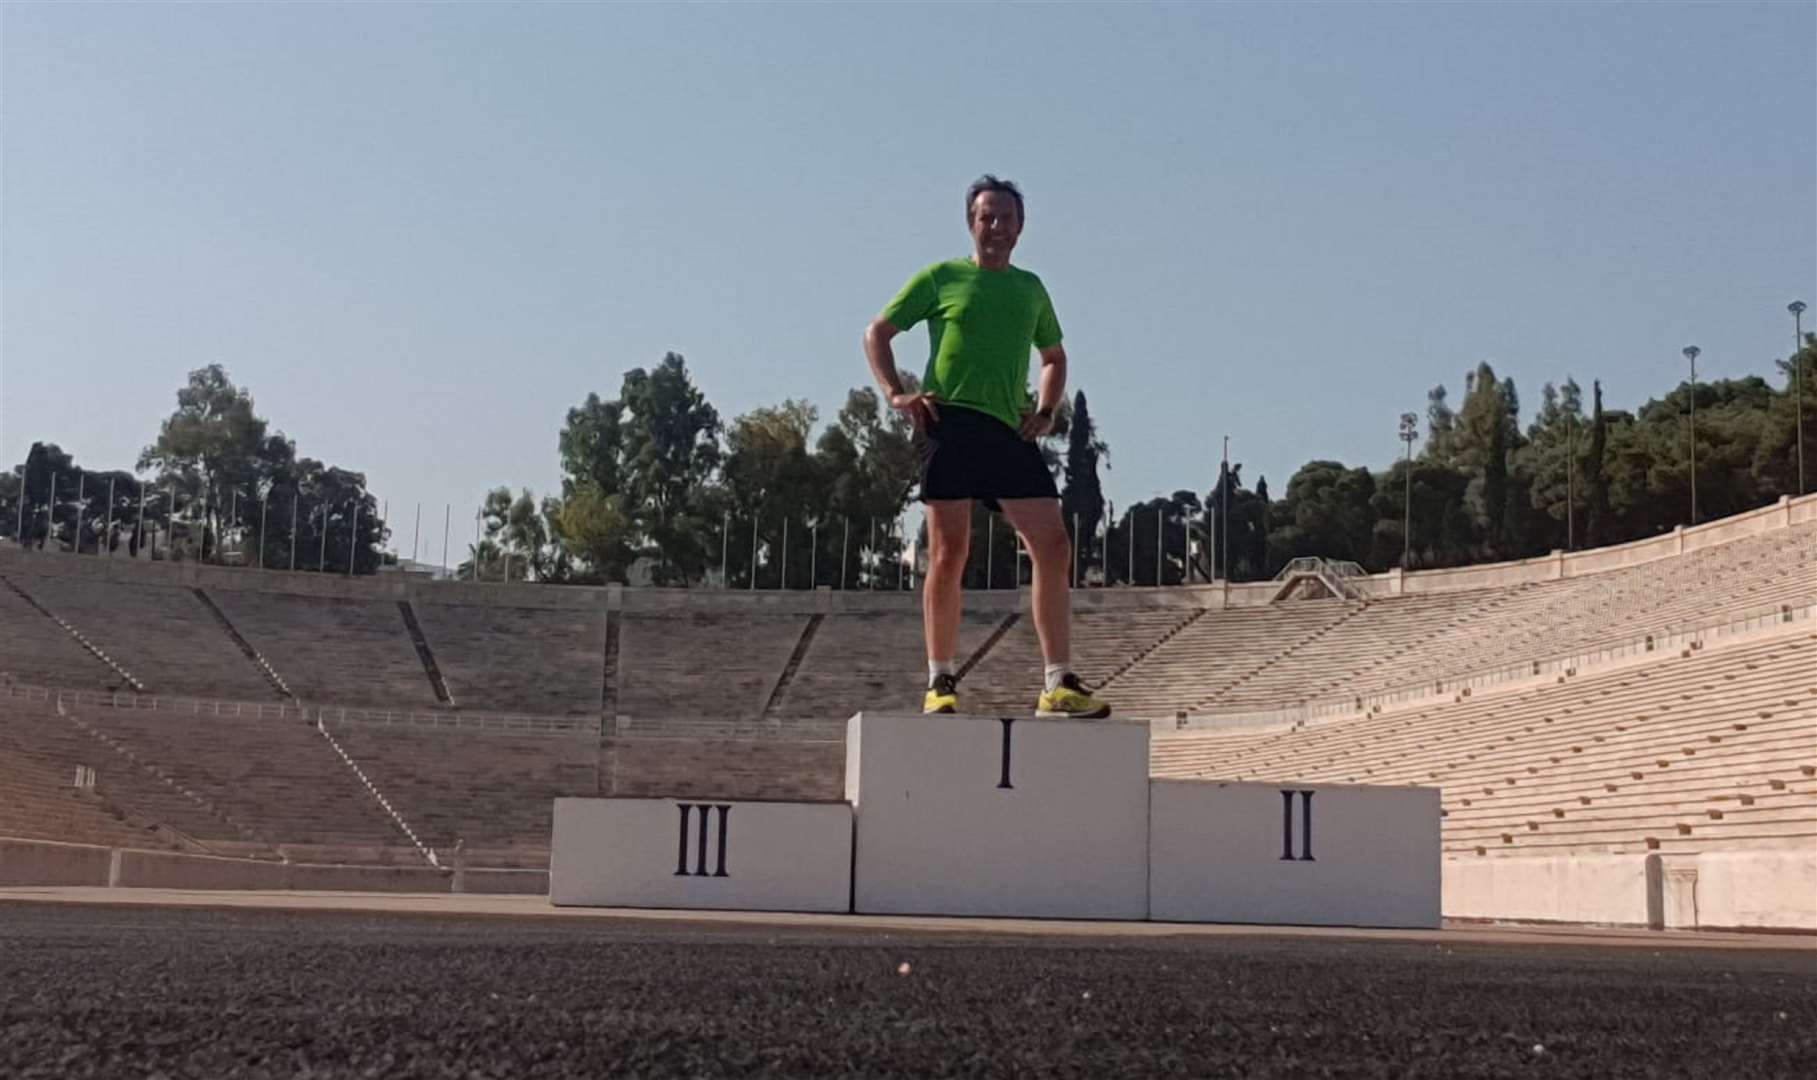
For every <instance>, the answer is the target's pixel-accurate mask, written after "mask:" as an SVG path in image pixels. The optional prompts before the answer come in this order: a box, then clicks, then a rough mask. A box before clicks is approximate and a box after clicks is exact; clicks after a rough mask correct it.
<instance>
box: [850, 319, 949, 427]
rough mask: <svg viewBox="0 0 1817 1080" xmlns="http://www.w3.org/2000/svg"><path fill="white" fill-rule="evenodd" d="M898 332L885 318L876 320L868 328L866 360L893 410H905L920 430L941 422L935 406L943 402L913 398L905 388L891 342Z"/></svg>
mask: <svg viewBox="0 0 1817 1080" xmlns="http://www.w3.org/2000/svg"><path fill="white" fill-rule="evenodd" d="M899 332H900V331H898V330H897V329H896V328H895V327H894V326H893V325H891V324H890V321H889V320H888V319H885V318H881V317H879V318H875V319H872V320H871V324H870V325H869V326H867V327H865V328H864V358H865V359H866V360H868V361H869V362H870V365H871V377H872V378H873V379H876V380H877V385H878V387H880V388H881V389H882V390H883V400H884V401H885V402H886V403H888V405H889V406H890V408H892V409H901V410H902V411H903V412H906V413H908V416H909V419H910V420H911V421H913V423H914V425H915V427H916V428H917V429H925V428H926V427H927V425H928V424H929V423H930V422H931V421H934V420H938V419H939V418H940V412H939V409H938V408H937V407H936V405H935V402H936V401H938V400H939V399H938V398H936V397H934V395H932V394H911V393H908V392H907V391H906V390H904V389H903V388H902V375H901V374H900V373H899V372H898V371H897V370H896V352H895V350H894V349H892V348H890V339H891V338H894V337H895V336H896V335H897V334H898V333H899Z"/></svg>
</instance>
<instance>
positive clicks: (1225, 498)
mask: <svg viewBox="0 0 1817 1080" xmlns="http://www.w3.org/2000/svg"><path fill="white" fill-rule="evenodd" d="M1222 468H1223V470H1224V478H1223V482H1222V483H1220V484H1219V485H1218V487H1219V488H1220V489H1221V491H1220V495H1221V498H1220V499H1219V501H1220V502H1222V503H1223V504H1224V505H1223V507H1222V508H1221V509H1220V510H1219V511H1218V534H1219V537H1220V539H1219V543H1218V546H1219V547H1220V548H1222V549H1223V559H1222V560H1221V561H1222V562H1223V563H1224V580H1225V581H1229V580H1230V436H1228V435H1226V436H1224V464H1223V466H1222Z"/></svg>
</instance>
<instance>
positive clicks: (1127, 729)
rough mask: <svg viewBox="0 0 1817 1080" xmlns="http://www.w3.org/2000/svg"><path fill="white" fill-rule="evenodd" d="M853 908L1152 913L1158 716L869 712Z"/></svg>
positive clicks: (855, 801)
mask: <svg viewBox="0 0 1817 1080" xmlns="http://www.w3.org/2000/svg"><path fill="white" fill-rule="evenodd" d="M845 784H846V800H847V801H848V802H850V803H851V804H852V812H853V815H854V817H855V825H854V837H853V840H854V844H855V854H854V857H853V867H854V877H853V884H854V894H853V895H854V901H855V902H854V910H856V911H859V912H864V913H875V914H921V915H999V916H1034V917H1047V918H1082V919H1142V918H1146V917H1147V915H1148V722H1147V721H1144V720H1137V721H1118V720H1049V719H1042V720H1037V719H1015V718H1008V717H1005V718H993V717H986V716H963V715H945V716H923V715H919V714H915V715H902V714H878V713H859V714H858V715H856V716H854V717H852V718H851V719H850V720H849V721H847V724H846V766H845Z"/></svg>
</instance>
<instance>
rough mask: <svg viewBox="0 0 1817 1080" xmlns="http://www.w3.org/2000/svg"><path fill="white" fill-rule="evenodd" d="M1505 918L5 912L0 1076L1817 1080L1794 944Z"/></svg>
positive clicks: (2, 905) (21, 905) (23, 907)
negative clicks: (1693, 938)
mask: <svg viewBox="0 0 1817 1080" xmlns="http://www.w3.org/2000/svg"><path fill="white" fill-rule="evenodd" d="M1518 937H1519V935H1518V934H1514V935H1508V934H1503V935H1501V936H1500V937H1499V938H1498V937H1497V936H1496V935H1494V934H1490V935H1472V934H1469V933H1458V934H1455V935H1443V934H1441V935H1430V934H1429V935H1424V936H1419V935H1415V936H1402V937H1393V936H1386V937H1363V936H1345V935H1341V934H1326V935H1312V936H1301V935H1292V934H1279V933H1274V934H1263V933H1256V934H1247V933H1243V932H1229V931H1225V932H1219V933H1215V934H1193V933H1181V934H1177V935H1174V934H1169V933H1166V932H1164V931H1163V932H1159V933H1148V934H1143V935H1117V934H1109V933H1075V932H1070V931H1067V930H1065V929H1056V930H1054V931H1051V932H1047V933H1039V934H1030V933H1002V932H987V933H968V932H963V931H953V930H951V929H944V930H942V931H941V932H938V933H934V932H927V931H924V930H918V929H914V928H906V929H891V928H879V927H878V926H875V925H859V926H851V927H845V926H840V925H838V924H836V923H833V922H829V921H826V920H821V921H812V920H802V921H798V922H792V923H783V924H779V925H763V924H760V923H754V922H748V921H736V920H735V921H727V922H711V923H687V922H682V921H677V920H662V921H651V920H635V919H616V918H591V919H585V918H583V919H566V918H540V919H539V918H509V917H490V918H488V917H476V916H473V915H462V914H440V915H426V914H413V913H407V912H357V911H296V910H265V909H259V908H256V907H246V908H240V909H200V908H192V909H182V908H166V907H151V906H93V905H78V904H52V903H37V902H29V901H18V900H10V901H9V900H0V1076H4V1077H58V1078H62V1077H102V1076H105V1077H121V1076H167V1077H216V1076H243V1077H267V1076H309V1077H367V1076H371V1077H492V1076H496V1077H595V1076H597V1077H604V1076H801V1075H863V1076H891V1075H897V1076H902V1075H917V1076H986V1075H1025V1076H1043V1077H1046V1076H1078V1077H1107V1076H1142V1077H1146V1076H1212V1075H1220V1076H1221V1075H1229V1076H1245V1077H1301V1076H1358V1077H1378V1076H1379V1077H1402V1076H1431V1077H1461V1076H1497V1077H1541V1076H1544V1077H1555V1076H1556V1077H1564V1076H1573V1077H1619V1076H1636V1077H1640V1076H1646V1077H1657V1076H1687V1077H1690V1076H1709V1077H1747V1078H1749V1080H1754V1078H1761V1077H1770V1076H1785V1077H1792V1076H1798V1077H1809V1076H1813V1075H1817V949H1812V948H1811V947H1810V943H1809V942H1808V941H1805V942H1786V943H1785V944H1786V945H1787V946H1788V947H1784V948H1782V947H1779V944H1778V943H1776V942H1774V941H1773V940H1772V939H1759V938H1755V939H1750V940H1747V941H1746V942H1745V943H1738V944H1740V945H1741V947H1734V948H1727V947H1698V948H1685V947H1679V946H1678V945H1674V944H1671V943H1670V941H1671V939H1664V940H1663V941H1662V939H1657V938H1655V939H1653V943H1649V942H1648V941H1647V940H1646V939H1645V938H1638V939H1635V938H1630V939H1627V940H1626V941H1625V942H1624V943H1622V944H1618V945H1601V944H1588V943H1583V942H1589V941H1594V940H1595V939H1594V938H1593V937H1592V936H1591V935H1584V938H1583V942H1579V943H1572V940H1571V937H1570V936H1569V935H1562V934H1561V935H1550V936H1547V935H1536V936H1534V938H1533V940H1534V941H1536V942H1538V943H1536V944H1516V943H1510V942H1509V941H1508V940H1506V939H1508V938H1515V939H1518ZM904 964H906V965H908V966H907V968H906V971H905V969H904V968H903V967H902V965H904Z"/></svg>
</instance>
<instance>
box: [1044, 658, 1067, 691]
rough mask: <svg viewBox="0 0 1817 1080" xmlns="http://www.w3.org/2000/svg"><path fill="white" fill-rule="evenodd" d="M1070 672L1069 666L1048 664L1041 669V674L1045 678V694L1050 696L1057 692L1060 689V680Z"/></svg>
mask: <svg viewBox="0 0 1817 1080" xmlns="http://www.w3.org/2000/svg"><path fill="white" fill-rule="evenodd" d="M1071 670H1072V665H1071V664H1049V665H1047V667H1045V668H1043V669H1042V674H1043V675H1044V676H1046V680H1047V692H1048V693H1050V694H1051V693H1053V692H1054V691H1055V690H1058V689H1059V688H1060V680H1061V679H1064V678H1066V673H1067V672H1069V671H1071Z"/></svg>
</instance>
